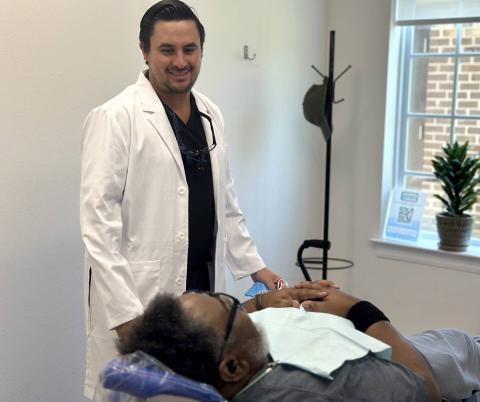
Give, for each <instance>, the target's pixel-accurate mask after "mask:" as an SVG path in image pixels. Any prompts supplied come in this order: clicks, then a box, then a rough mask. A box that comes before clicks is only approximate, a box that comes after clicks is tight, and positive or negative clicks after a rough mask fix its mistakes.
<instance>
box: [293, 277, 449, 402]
mask: <svg viewBox="0 0 480 402" xmlns="http://www.w3.org/2000/svg"><path fill="white" fill-rule="evenodd" d="M301 286H303V287H304V288H306V289H307V288H310V289H317V290H324V291H328V294H327V295H326V296H325V297H324V298H323V301H316V302H315V301H306V302H304V303H303V304H302V306H303V307H304V308H305V310H307V311H316V312H323V313H330V314H335V315H338V316H341V317H344V318H346V317H347V314H348V312H349V311H350V309H351V308H352V307H353V306H354V305H355V304H357V303H358V302H359V301H361V300H360V299H358V298H356V297H354V296H351V295H348V294H346V293H343V292H341V291H339V290H337V289H332V288H328V289H326V288H323V287H322V286H318V284H315V282H312V283H310V282H303V283H302V284H301ZM365 332H366V333H367V334H368V335H370V336H373V337H374V338H377V339H379V340H381V341H382V342H385V343H386V344H388V345H390V346H391V348H392V361H394V362H397V363H401V364H403V365H405V366H406V367H408V368H410V369H411V370H412V371H414V372H415V373H417V374H418V375H419V376H420V377H422V378H423V380H424V381H425V384H426V386H427V388H428V390H429V394H430V400H431V401H439V400H440V394H439V390H438V386H437V383H436V381H435V379H434V377H433V374H432V372H431V370H430V367H429V366H428V363H427V362H426V361H425V359H424V358H423V356H422V355H421V354H420V353H419V352H418V351H417V350H416V349H415V348H414V347H413V346H412V345H411V344H410V343H409V342H408V340H407V339H406V338H405V337H404V336H403V335H402V334H401V333H400V332H398V331H397V330H396V329H395V327H394V326H393V325H392V324H390V322H388V321H377V322H375V323H374V324H372V325H370V326H369V327H368V328H367V330H366V331H365Z"/></svg>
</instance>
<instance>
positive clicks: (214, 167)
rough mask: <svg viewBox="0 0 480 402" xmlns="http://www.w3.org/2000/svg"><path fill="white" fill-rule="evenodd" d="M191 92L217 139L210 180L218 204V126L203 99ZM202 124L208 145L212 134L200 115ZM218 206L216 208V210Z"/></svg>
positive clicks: (211, 140) (219, 154) (213, 151)
mask: <svg viewBox="0 0 480 402" xmlns="http://www.w3.org/2000/svg"><path fill="white" fill-rule="evenodd" d="M192 92H193V96H194V97H195V103H196V104H197V107H198V110H199V111H200V112H202V113H204V114H206V115H208V116H210V118H211V119H212V125H213V130H214V131H215V133H217V134H216V136H215V137H216V141H217V146H216V147H215V148H214V149H213V150H212V151H211V152H210V162H211V164H212V180H213V194H214V198H215V205H216V206H218V191H219V190H220V188H221V186H220V163H221V161H220V157H221V153H220V151H219V150H220V148H221V144H220V143H219V138H220V131H219V130H220V129H219V128H218V126H217V124H216V122H215V119H214V118H213V116H212V114H211V113H210V111H209V110H208V107H207V105H206V104H205V103H204V101H203V99H201V98H200V97H199V96H198V95H197V94H196V92H195V91H192ZM201 120H202V125H203V130H204V131H205V137H206V140H207V144H208V145H210V144H212V143H213V135H212V129H211V127H210V123H209V122H208V121H207V119H205V118H203V117H202V119H201ZM217 209H218V208H216V210H217Z"/></svg>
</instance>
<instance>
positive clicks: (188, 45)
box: [141, 20, 202, 99]
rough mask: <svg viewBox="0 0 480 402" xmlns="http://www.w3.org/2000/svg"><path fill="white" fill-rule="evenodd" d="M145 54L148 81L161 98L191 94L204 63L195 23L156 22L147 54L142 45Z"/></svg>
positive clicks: (188, 21)
mask: <svg viewBox="0 0 480 402" xmlns="http://www.w3.org/2000/svg"><path fill="white" fill-rule="evenodd" d="M141 46H142V45H141ZM142 51H143V56H144V59H145V61H146V62H147V63H148V67H149V80H150V82H151V84H152V86H153V88H154V89H155V91H156V92H157V94H158V96H159V97H160V98H161V99H163V98H165V97H169V96H171V95H173V94H189V93H190V90H191V89H192V87H193V85H194V84H195V81H196V80H197V78H198V74H199V73H200V66H201V60H202V50H201V46H200V34H199V32H198V29H197V26H196V25H195V22H194V21H191V20H181V21H158V22H156V23H155V26H154V29H153V34H152V36H151V37H150V49H149V51H148V52H145V49H144V48H143V46H142Z"/></svg>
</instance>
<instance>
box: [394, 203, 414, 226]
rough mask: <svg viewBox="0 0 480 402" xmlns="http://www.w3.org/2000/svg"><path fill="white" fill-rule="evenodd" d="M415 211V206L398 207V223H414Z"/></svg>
mask: <svg viewBox="0 0 480 402" xmlns="http://www.w3.org/2000/svg"><path fill="white" fill-rule="evenodd" d="M413 211H414V209H413V208H407V207H400V208H399V209H398V217H397V222H398V223H407V224H410V223H412V219H413Z"/></svg>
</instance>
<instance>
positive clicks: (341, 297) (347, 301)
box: [302, 287, 361, 318]
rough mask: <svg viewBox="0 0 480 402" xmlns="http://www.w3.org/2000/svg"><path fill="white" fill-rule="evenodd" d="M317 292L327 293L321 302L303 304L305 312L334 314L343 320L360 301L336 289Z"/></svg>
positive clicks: (309, 301) (320, 289) (323, 289)
mask: <svg viewBox="0 0 480 402" xmlns="http://www.w3.org/2000/svg"><path fill="white" fill-rule="evenodd" d="M315 289H317V288H315ZM304 290H307V289H304ZM317 290H318V291H328V292H327V295H326V296H325V297H324V298H323V300H322V301H311V300H307V301H305V302H303V303H302V307H303V308H304V309H305V310H306V311H314V312H317V313H329V314H335V315H338V316H340V317H344V318H345V317H346V316H347V314H348V312H349V311H350V309H351V308H352V307H353V306H354V305H355V304H357V303H358V302H359V301H361V299H358V298H357V297H354V296H351V295H349V294H347V293H343V292H341V291H340V290H338V289H332V288H322V287H320V288H318V289H317Z"/></svg>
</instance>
